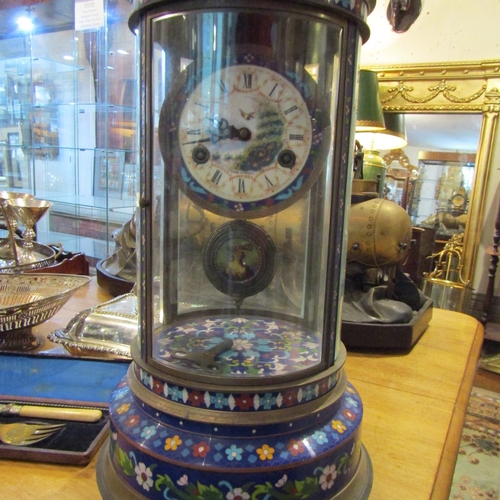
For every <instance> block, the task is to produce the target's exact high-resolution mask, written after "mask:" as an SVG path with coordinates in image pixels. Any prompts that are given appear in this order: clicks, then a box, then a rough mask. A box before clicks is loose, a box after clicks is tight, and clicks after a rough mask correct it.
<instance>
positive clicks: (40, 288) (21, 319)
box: [0, 274, 90, 351]
mask: <svg viewBox="0 0 500 500" xmlns="http://www.w3.org/2000/svg"><path fill="white" fill-rule="evenodd" d="M89 282H90V278H89V277H88V276H79V275H71V274H18V275H17V274H16V275H12V274H0V351H2V350H9V351H12V350H15V351H19V350H20V351H26V350H30V349H34V348H35V347H37V346H38V345H39V344H40V341H39V340H38V339H37V338H36V337H35V336H34V335H33V334H32V333H31V328H32V327H33V326H36V325H38V324H40V323H43V322H44V321H47V320H48V319H50V318H51V317H52V316H53V315H54V314H56V313H57V312H58V311H59V309H61V307H62V306H63V305H64V304H65V303H66V302H67V301H68V300H69V299H70V297H71V296H72V295H73V294H74V293H75V292H76V290H78V289H79V288H81V287H82V286H84V285H86V284H88V283H89Z"/></svg>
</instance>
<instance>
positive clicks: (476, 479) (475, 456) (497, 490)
mask: <svg viewBox="0 0 500 500" xmlns="http://www.w3.org/2000/svg"><path fill="white" fill-rule="evenodd" d="M450 500H500V394H498V393H496V392H491V391H487V390H484V389H479V388H477V387H474V388H473V389H472V394H471V397H470V401H469V406H468V409H467V415H466V417H465V423H464V428H463V432H462V440H461V442H460V450H459V454H458V459H457V464H456V467H455V474H454V476H453V483H452V487H451V492H450Z"/></svg>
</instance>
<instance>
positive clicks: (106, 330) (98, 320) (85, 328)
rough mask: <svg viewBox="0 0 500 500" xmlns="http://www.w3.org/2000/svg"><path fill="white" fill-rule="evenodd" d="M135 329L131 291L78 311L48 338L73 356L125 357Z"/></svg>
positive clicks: (128, 356)
mask: <svg viewBox="0 0 500 500" xmlns="http://www.w3.org/2000/svg"><path fill="white" fill-rule="evenodd" d="M138 330H139V323H138V317H137V297H136V295H135V293H134V292H133V291H132V292H130V293H127V294H124V295H120V296H118V297H115V298H114V299H111V300H108V301H107V302H103V303H102V304H99V305H97V306H94V307H91V308H89V309H85V310H83V311H81V312H79V313H78V314H77V315H75V316H74V317H73V318H72V319H71V320H70V322H69V323H68V325H67V326H66V328H65V329H64V330H55V331H54V332H52V333H51V334H50V335H49V336H48V339H49V340H50V341H52V342H55V343H57V344H62V345H63V346H64V348H65V349H66V350H67V351H68V352H69V353H70V354H73V355H75V356H90V357H99V358H112V359H116V358H118V359H129V358H130V357H131V356H130V344H131V343H132V340H133V338H134V337H135V336H136V335H137V333H138Z"/></svg>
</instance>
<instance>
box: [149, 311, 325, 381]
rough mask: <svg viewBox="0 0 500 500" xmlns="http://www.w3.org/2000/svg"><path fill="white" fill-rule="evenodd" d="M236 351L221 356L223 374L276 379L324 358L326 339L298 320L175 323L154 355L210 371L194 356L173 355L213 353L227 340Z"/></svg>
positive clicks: (159, 341)
mask: <svg viewBox="0 0 500 500" xmlns="http://www.w3.org/2000/svg"><path fill="white" fill-rule="evenodd" d="M228 339H229V340H231V341H232V343H233V345H232V347H231V348H230V349H228V350H227V351H225V352H222V353H220V354H219V356H218V357H217V362H218V363H219V364H220V366H221V368H222V371H221V372H220V373H219V374H218V375H220V376H228V375H229V376H233V375H237V376H239V377H272V376H276V375H286V374H288V373H292V372H293V373H295V372H297V371H300V370H304V369H306V368H310V367H312V366H315V365H317V364H318V363H319V361H320V354H321V351H320V347H321V337H320V335H319V334H318V333H317V332H314V333H313V332H308V331H305V330H303V329H301V328H299V327H297V325H295V324H294V323H291V322H287V321H282V320H278V319H270V318H260V317H251V316H250V317H228V318H220V317H216V318H203V319H200V320H198V321H196V320H195V321H186V322H183V323H179V324H177V325H174V326H171V327H170V328H168V329H167V330H165V331H164V332H162V333H160V334H158V335H157V337H156V338H155V344H154V357H155V358H158V359H161V360H162V361H164V362H165V363H167V364H168V365H172V366H176V367H179V368H180V369H182V370H185V371H192V372H195V373H201V374H203V373H204V370H203V367H202V366H200V365H198V364H197V363H196V362H194V361H191V360H184V359H178V358H176V357H174V356H173V355H172V353H175V352H178V351H181V352H187V353H191V354H194V353H199V352H203V351H207V350H209V349H211V348H213V347H215V346H217V345H218V344H220V343H221V342H223V341H225V340H228Z"/></svg>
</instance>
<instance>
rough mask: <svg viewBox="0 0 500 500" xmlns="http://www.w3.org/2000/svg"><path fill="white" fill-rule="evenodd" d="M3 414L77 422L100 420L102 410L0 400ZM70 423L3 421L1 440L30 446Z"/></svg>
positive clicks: (0, 411)
mask: <svg viewBox="0 0 500 500" xmlns="http://www.w3.org/2000/svg"><path fill="white" fill-rule="evenodd" d="M0 416H17V417H28V418H46V419H54V420H66V421H76V422H97V421H98V420H100V418H101V417H102V412H101V410H97V409H89V408H72V407H54V406H37V405H20V404H15V403H7V404H3V403H0ZM65 425H66V424H64V423H53V422H51V423H49V422H13V423H0V441H1V442H2V443H4V444H8V445H12V446H29V445H32V444H35V443H38V442H39V441H42V440H44V439H47V438H49V437H50V436H53V435H54V434H55V433H57V432H59V431H61V430H62V429H63V428H64V427H65Z"/></svg>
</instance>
